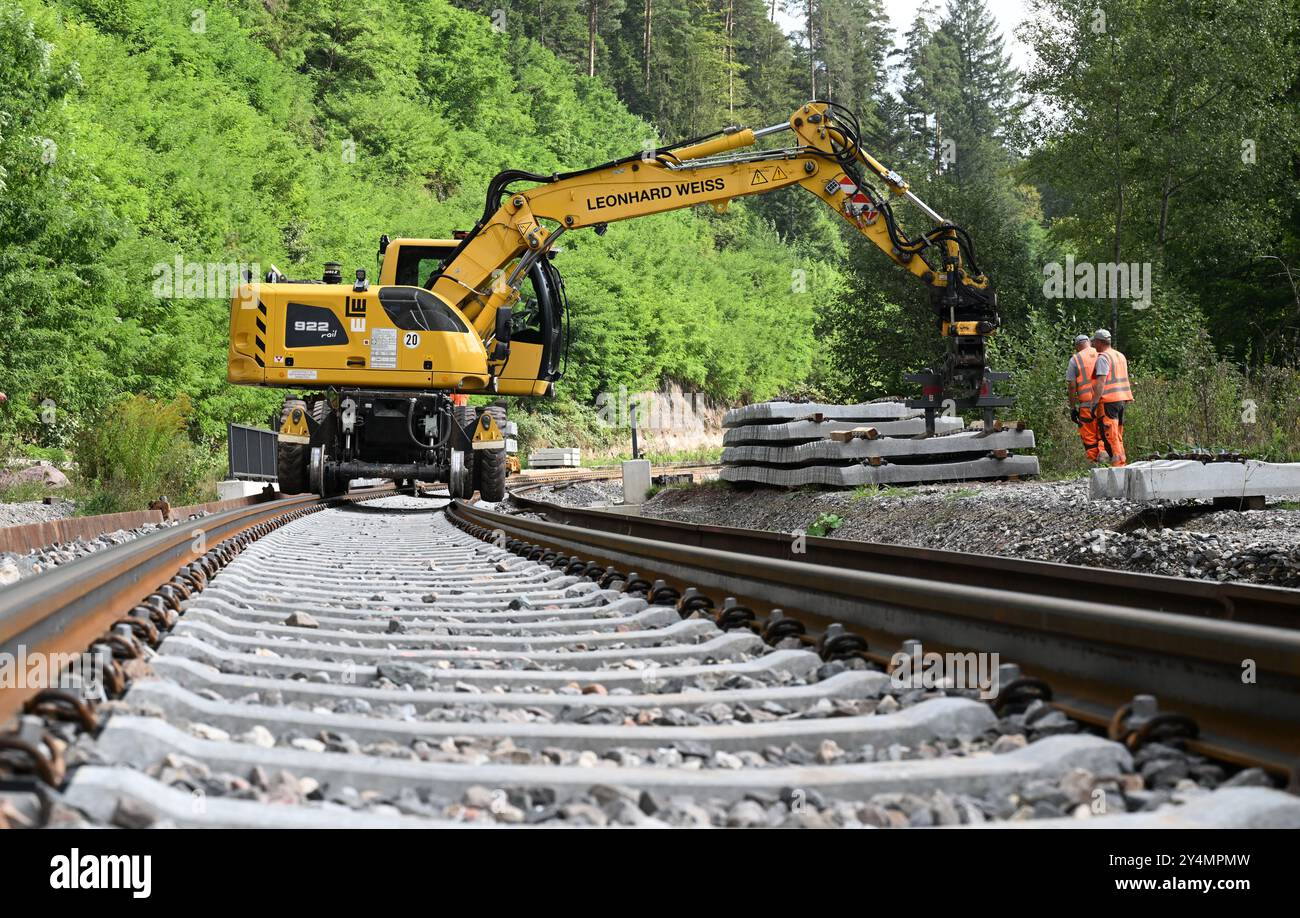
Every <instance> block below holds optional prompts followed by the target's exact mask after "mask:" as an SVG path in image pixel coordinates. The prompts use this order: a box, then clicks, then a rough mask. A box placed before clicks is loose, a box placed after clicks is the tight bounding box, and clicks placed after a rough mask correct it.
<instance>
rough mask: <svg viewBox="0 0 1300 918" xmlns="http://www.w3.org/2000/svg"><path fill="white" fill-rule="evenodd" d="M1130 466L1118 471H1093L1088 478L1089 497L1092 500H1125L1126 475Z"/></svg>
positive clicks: (1122, 467)
mask: <svg viewBox="0 0 1300 918" xmlns="http://www.w3.org/2000/svg"><path fill="white" fill-rule="evenodd" d="M1127 469H1128V466H1121V467H1120V468H1117V469H1093V470H1092V473H1091V474H1090V475H1089V476H1088V497H1089V498H1090V499H1092V500H1124V499H1125V496H1126V494H1125V490H1124V473H1125V471H1127Z"/></svg>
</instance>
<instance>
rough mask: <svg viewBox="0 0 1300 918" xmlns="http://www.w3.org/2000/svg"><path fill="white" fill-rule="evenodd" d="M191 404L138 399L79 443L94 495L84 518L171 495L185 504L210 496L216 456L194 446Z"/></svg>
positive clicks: (80, 462)
mask: <svg viewBox="0 0 1300 918" xmlns="http://www.w3.org/2000/svg"><path fill="white" fill-rule="evenodd" d="M190 410H191V409H190V403H189V399H187V398H186V397H184V396H181V397H179V398H177V399H174V400H172V401H169V402H163V401H155V400H154V399H151V398H148V397H147V396H143V395H133V396H129V397H126V398H122V399H119V400H118V401H116V402H114V403H113V404H112V405H110V406H109V407H108V408H106V409H105V410H104V411H102V412H101V413H100V414H99V416H98V418H97V419H96V420H95V421H94V422H93V423H92V424H90V425H88V426H87V427H86V428H85V429H84V430H83V431H82V433H81V435H80V436H79V437H78V438H77V441H76V444H75V445H74V447H73V455H74V457H75V458H76V460H77V466H78V472H79V478H80V481H81V484H82V487H84V488H85V489H86V490H87V491H88V492H89V497H88V498H87V499H86V500H85V501H83V502H82V503H81V506H80V510H81V512H83V513H92V514H93V513H118V512H121V511H125V510H143V509H145V508H146V507H147V506H148V505H149V502H150V501H152V500H155V499H156V498H158V497H163V496H166V497H167V498H169V499H170V500H171V501H172V502H173V503H186V502H190V501H194V500H199V499H206V498H207V497H209V496H210V493H209V492H210V491H211V490H212V489H211V478H212V472H213V471H214V470H213V465H214V461H213V457H212V456H211V455H210V454H209V452H208V451H207V450H204V449H203V448H202V447H198V446H195V445H194V444H193V443H191V442H190V440H189V437H188V436H187V432H186V421H187V418H188V416H189V414H190Z"/></svg>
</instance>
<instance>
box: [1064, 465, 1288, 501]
mask: <svg viewBox="0 0 1300 918" xmlns="http://www.w3.org/2000/svg"><path fill="white" fill-rule="evenodd" d="M1088 493H1089V495H1090V496H1091V497H1093V498H1097V499H1106V498H1108V497H1109V498H1110V499H1115V498H1116V497H1123V498H1125V499H1127V500H1129V501H1133V502H1134V503H1145V502H1149V501H1159V500H1215V499H1224V498H1231V499H1241V498H1248V497H1283V496H1289V495H1294V494H1300V462H1288V463H1274V462H1257V461H1255V460H1253V459H1248V460H1246V461H1245V462H1198V461H1196V460H1193V459H1158V460H1155V461H1151V462H1134V463H1131V464H1129V465H1128V466H1126V467H1124V468H1122V469H1095V470H1093V473H1092V476H1091V477H1090V479H1089V482H1088Z"/></svg>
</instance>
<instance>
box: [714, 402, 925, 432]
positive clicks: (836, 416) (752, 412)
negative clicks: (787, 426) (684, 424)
mask: <svg viewBox="0 0 1300 918" xmlns="http://www.w3.org/2000/svg"><path fill="white" fill-rule="evenodd" d="M814 414H820V415H821V416H822V417H824V418H828V419H830V420H833V421H892V420H899V419H902V418H915V417H920V416H921V412H920V411H919V410H917V409H914V408H908V407H907V406H906V405H904V404H903V403H902V402H863V403H861V404H857V405H826V404H822V403H821V402H759V403H758V404H756V405H742V406H741V407H739V408H732V409H731V410H730V411H728V412H727V413H726V414H725V415H723V417H722V426H723V427H741V426H743V425H745V424H775V423H780V422H785V421H798V420H802V419H803V418H806V417H808V416H809V415H814Z"/></svg>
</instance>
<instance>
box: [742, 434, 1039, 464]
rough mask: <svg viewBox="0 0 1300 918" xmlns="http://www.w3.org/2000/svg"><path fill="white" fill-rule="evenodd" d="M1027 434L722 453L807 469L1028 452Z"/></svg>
mask: <svg viewBox="0 0 1300 918" xmlns="http://www.w3.org/2000/svg"><path fill="white" fill-rule="evenodd" d="M1033 446H1034V433H1033V431H1031V430H1004V431H1000V432H998V433H992V434H989V435H988V436H986V437H981V436H978V435H977V434H976V432H975V431H959V432H957V433H952V434H948V435H946V436H935V437H927V438H926V439H924V440H914V439H911V438H910V437H879V438H877V439H875V440H850V441H849V442H848V443H836V442H835V441H833V440H814V441H812V442H810V443H800V444H797V445H794V446H758V445H745V446H729V447H727V448H726V449H724V450H723V451H722V462H723V464H725V465H741V464H749V463H763V464H765V465H810V464H813V463H825V462H860V461H862V460H863V459H872V458H886V459H887V458H891V457H898V456H934V457H939V456H957V455H963V454H967V455H969V454H972V453H974V454H979V453H987V452H989V451H991V450H995V449H1012V450H1014V449H1032V448H1033Z"/></svg>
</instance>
